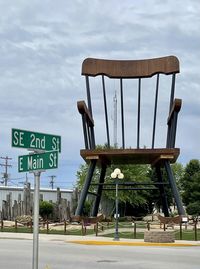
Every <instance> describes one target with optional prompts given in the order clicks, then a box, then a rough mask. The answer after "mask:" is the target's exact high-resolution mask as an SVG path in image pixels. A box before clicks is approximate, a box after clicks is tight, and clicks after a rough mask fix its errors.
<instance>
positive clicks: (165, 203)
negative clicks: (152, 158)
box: [155, 165, 169, 217]
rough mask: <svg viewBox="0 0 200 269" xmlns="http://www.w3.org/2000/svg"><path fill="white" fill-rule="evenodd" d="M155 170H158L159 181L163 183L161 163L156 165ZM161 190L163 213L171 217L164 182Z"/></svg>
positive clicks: (160, 187) (160, 186)
mask: <svg viewBox="0 0 200 269" xmlns="http://www.w3.org/2000/svg"><path fill="white" fill-rule="evenodd" d="M155 171H156V174H157V177H158V180H159V182H160V183H163V179H162V173H161V169H160V166H159V165H156V167H155ZM159 190H160V196H161V200H162V209H163V213H164V215H165V217H169V206H168V201H167V195H166V192H165V189H164V186H163V184H160V185H159Z"/></svg>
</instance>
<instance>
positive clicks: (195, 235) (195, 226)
mask: <svg viewBox="0 0 200 269" xmlns="http://www.w3.org/2000/svg"><path fill="white" fill-rule="evenodd" d="M194 240H195V241H197V221H195V223H194Z"/></svg>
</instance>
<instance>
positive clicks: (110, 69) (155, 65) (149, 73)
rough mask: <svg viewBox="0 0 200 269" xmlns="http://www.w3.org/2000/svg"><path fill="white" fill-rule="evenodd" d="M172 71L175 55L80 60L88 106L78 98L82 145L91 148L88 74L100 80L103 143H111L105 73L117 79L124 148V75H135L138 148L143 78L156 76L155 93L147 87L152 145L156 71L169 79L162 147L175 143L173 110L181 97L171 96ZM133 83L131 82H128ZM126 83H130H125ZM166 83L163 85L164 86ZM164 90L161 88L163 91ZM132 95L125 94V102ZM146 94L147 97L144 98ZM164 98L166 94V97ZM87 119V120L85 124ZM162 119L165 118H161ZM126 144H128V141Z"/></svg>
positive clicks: (176, 70) (175, 65)
mask: <svg viewBox="0 0 200 269" xmlns="http://www.w3.org/2000/svg"><path fill="white" fill-rule="evenodd" d="M176 73H179V61H178V59H177V58H176V57H175V56H167V57H163V58H155V59H148V60H119V61H118V60H102V59H93V58H87V59H85V60H84V62H83V64H82V75H84V76H85V79H86V90H87V102H88V104H87V105H88V108H87V106H86V105H85V103H84V101H81V102H78V108H79V112H80V113H81V114H82V117H83V128H84V137H85V146H86V149H94V148H95V136H94V120H93V107H92V98H91V92H92V91H94V90H95V89H91V88H92V87H91V85H90V84H91V79H92V78H91V77H97V76H98V77H99V76H101V84H102V94H103V103H102V106H103V107H104V113H105V126H106V136H107V146H108V147H110V146H111V142H110V128H109V116H108V102H107V95H108V92H107V91H106V86H107V84H108V83H107V81H106V79H107V78H106V77H108V78H110V79H116V80H118V82H117V85H119V90H120V106H121V108H120V111H121V139H122V145H121V147H122V148H123V149H124V148H125V137H126V136H125V108H126V106H125V104H124V100H125V98H124V96H125V94H126V89H125V87H124V86H125V84H126V80H127V79H136V80H137V81H138V82H137V85H136V91H137V97H136V98H135V99H137V105H136V110H137V112H136V114H137V116H136V118H137V119H136V122H137V123H136V126H137V127H136V148H140V146H141V145H140V137H141V104H142V102H143V103H144V102H145V101H144V100H143V99H142V94H143V90H146V89H143V87H142V86H143V80H145V79H147V78H151V77H154V76H155V77H156V81H155V86H154V87H155V93H153V91H151V95H153V94H154V100H153V103H154V105H153V107H154V108H153V116H152V134H151V146H150V147H151V148H154V147H155V134H156V123H157V114H158V113H157V110H158V102H159V101H158V100H159V84H160V80H161V79H160V76H161V75H160V74H164V75H168V78H170V80H171V82H170V85H169V90H168V96H169V99H170V100H169V104H168V106H169V113H168V120H167V124H168V133H167V142H166V145H164V147H167V148H173V147H174V146H175V136H176V121H177V114H178V111H179V110H180V107H181V100H180V99H174V92H175V78H176ZM132 86H133V85H132ZM129 87H130V86H129ZM165 88H166V85H164V89H165ZM166 93H167V91H166V92H165V95H166ZM109 94H110V93H109ZM131 98H132V96H130V95H129V96H128V99H129V102H130V100H131ZM148 98H149V97H147V99H148ZM167 98H168V97H167ZM86 123H87V124H86ZM165 123H166V122H165ZM128 146H129V145H128Z"/></svg>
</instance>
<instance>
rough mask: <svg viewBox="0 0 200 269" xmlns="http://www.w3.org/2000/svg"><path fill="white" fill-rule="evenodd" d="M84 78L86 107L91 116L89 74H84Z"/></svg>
mask: <svg viewBox="0 0 200 269" xmlns="http://www.w3.org/2000/svg"><path fill="white" fill-rule="evenodd" d="M85 80H86V91H87V102H88V109H89V111H90V114H91V116H92V102H91V95H90V83H89V76H85Z"/></svg>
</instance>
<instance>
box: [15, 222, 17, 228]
mask: <svg viewBox="0 0 200 269" xmlns="http://www.w3.org/2000/svg"><path fill="white" fill-rule="evenodd" d="M15 231H17V220H15Z"/></svg>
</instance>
